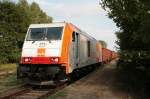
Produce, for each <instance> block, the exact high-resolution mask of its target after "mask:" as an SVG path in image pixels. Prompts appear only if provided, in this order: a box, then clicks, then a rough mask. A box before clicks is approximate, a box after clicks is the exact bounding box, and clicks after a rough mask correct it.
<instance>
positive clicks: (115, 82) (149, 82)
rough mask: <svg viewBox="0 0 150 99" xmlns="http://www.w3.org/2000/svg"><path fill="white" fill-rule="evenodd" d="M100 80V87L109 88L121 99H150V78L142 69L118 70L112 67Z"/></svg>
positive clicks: (104, 71) (105, 71) (104, 72)
mask: <svg viewBox="0 0 150 99" xmlns="http://www.w3.org/2000/svg"><path fill="white" fill-rule="evenodd" d="M99 79H100V80H99V84H100V85H104V86H108V87H109V90H111V91H112V93H113V94H114V95H115V96H117V95H118V96H121V97H122V98H121V99H150V77H149V76H148V75H147V74H146V72H145V71H142V70H140V69H134V70H131V69H117V68H116V67H115V66H112V67H108V68H105V69H104V70H103V72H102V74H100V75H99ZM95 84H97V83H95ZM122 93H123V94H122ZM124 93H125V94H124Z"/></svg>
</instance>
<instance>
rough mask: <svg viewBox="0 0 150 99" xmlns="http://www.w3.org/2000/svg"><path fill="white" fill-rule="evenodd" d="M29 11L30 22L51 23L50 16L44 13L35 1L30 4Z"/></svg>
mask: <svg viewBox="0 0 150 99" xmlns="http://www.w3.org/2000/svg"><path fill="white" fill-rule="evenodd" d="M30 11H31V19H32V20H31V22H32V23H51V22H52V18H51V17H49V16H47V15H46V13H44V12H43V11H42V10H41V9H40V7H39V5H38V4H37V3H35V2H33V3H32V4H31V7H30Z"/></svg>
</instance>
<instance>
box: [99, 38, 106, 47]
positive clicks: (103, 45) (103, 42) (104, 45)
mask: <svg viewBox="0 0 150 99" xmlns="http://www.w3.org/2000/svg"><path fill="white" fill-rule="evenodd" d="M99 42H100V43H101V44H102V47H103V48H107V43H106V42H105V41H102V40H99Z"/></svg>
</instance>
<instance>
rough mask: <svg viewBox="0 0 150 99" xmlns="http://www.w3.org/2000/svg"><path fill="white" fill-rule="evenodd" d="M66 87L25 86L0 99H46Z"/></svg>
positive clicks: (7, 93)
mask: <svg viewBox="0 0 150 99" xmlns="http://www.w3.org/2000/svg"><path fill="white" fill-rule="evenodd" d="M66 86H67V83H63V84H59V85H57V86H44V87H43V86H42V87H40V86H38V87H37V86H34V87H33V86H28V85H24V86H22V87H19V88H15V89H12V90H9V92H5V93H3V94H1V96H0V99H45V98H47V97H48V96H50V95H52V94H54V93H55V92H57V91H59V90H61V89H63V88H64V87H66Z"/></svg>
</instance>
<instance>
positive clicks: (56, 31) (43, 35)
mask: <svg viewBox="0 0 150 99" xmlns="http://www.w3.org/2000/svg"><path fill="white" fill-rule="evenodd" d="M62 30H63V27H48V28H30V29H29V33H28V35H27V38H26V40H27V41H32V40H34V41H35V40H61V37H62Z"/></svg>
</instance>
